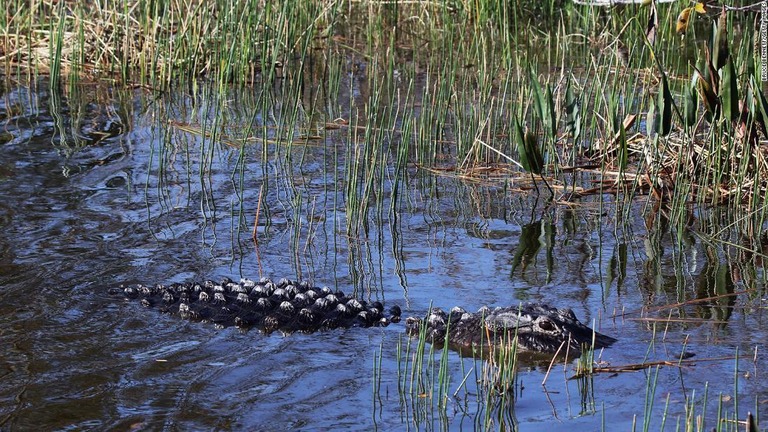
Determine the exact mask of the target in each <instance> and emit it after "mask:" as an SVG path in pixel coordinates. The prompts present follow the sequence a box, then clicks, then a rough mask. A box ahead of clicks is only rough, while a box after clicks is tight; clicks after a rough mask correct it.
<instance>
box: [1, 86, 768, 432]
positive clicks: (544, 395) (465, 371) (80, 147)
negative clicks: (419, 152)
mask: <svg viewBox="0 0 768 432" xmlns="http://www.w3.org/2000/svg"><path fill="white" fill-rule="evenodd" d="M36 84H38V85H33V86H32V87H31V88H30V87H13V88H5V89H3V95H2V98H1V99H0V124H2V126H3V127H2V131H0V197H2V200H0V227H2V232H3V235H2V236H1V237H0V251H2V254H1V255H0V344H2V346H3V347H4V349H3V350H2V351H0V362H1V363H0V365H1V366H0V401H1V402H0V428H2V429H3V430H31V429H42V430H53V429H65V430H84V429H92V430H105V429H111V430H206V429H215V430H297V429H300V430H339V429H348V430H372V429H383V430H406V429H408V430H422V429H426V430H432V429H441V430H442V429H450V430H460V429H473V428H490V429H514V428H515V427H519V429H520V430H525V431H529V430H548V431H549V430H601V429H602V430H630V429H631V425H632V424H633V421H634V422H636V423H638V424H642V422H643V415H644V412H646V410H645V406H646V388H647V387H648V382H649V380H651V381H654V380H655V393H654V394H653V395H651V396H649V397H647V400H648V401H652V402H653V408H651V409H649V410H648V411H647V412H649V413H650V416H651V419H652V420H651V425H652V427H651V430H658V429H659V428H660V425H661V420H660V419H661V414H662V413H663V411H664V405H665V404H666V403H667V402H668V403H669V408H668V412H669V414H670V415H669V419H668V420H667V429H668V430H671V428H672V427H673V426H674V424H676V422H677V421H679V420H678V418H679V416H684V415H685V403H686V401H685V398H686V396H688V397H691V398H693V400H695V401H697V402H701V401H702V399H703V397H704V395H705V392H707V394H708V400H709V403H708V404H707V411H706V413H704V416H705V418H707V419H708V421H709V423H708V426H709V427H710V428H711V427H712V426H714V425H713V424H712V423H713V422H712V420H711V419H712V417H713V416H714V414H715V409H716V407H717V405H716V403H717V395H718V394H720V393H722V394H726V395H733V394H734V390H736V391H737V392H738V395H739V398H738V399H735V398H733V397H732V396H730V397H727V398H725V400H724V402H723V406H724V408H725V409H726V410H730V411H733V410H734V409H738V411H739V413H740V417H742V418H743V416H744V415H745V414H746V411H747V410H751V411H754V410H755V401H757V402H758V404H762V402H763V401H764V400H765V397H766V390H767V389H768V386H767V385H766V384H767V383H766V381H763V380H762V373H763V372H762V369H763V368H762V365H763V362H764V356H763V354H762V344H763V341H764V340H765V336H766V333H765V330H764V326H763V313H762V311H763V308H762V297H763V293H764V291H763V278H764V275H763V274H762V268H761V267H760V265H759V263H758V265H755V263H756V262H757V261H756V260H755V259H754V257H748V256H745V255H746V254H744V253H743V252H740V251H739V250H738V249H737V250H736V252H733V250H730V252H729V250H723V249H722V248H720V247H717V246H716V245H714V246H711V245H708V244H707V243H706V242H705V241H704V239H702V238H701V237H697V236H695V235H691V234H682V235H681V236H679V237H677V238H680V239H682V240H681V241H680V242H677V241H676V240H674V239H673V237H672V236H670V235H669V234H661V233H663V232H664V230H663V229H662V228H660V227H659V223H656V224H650V225H649V224H648V223H647V222H646V221H645V220H644V219H643V216H644V213H643V209H644V207H643V204H644V203H636V204H635V205H634V206H633V207H632V208H631V209H629V211H627V209H626V208H624V207H622V206H620V205H616V204H615V203H613V202H612V198H611V197H605V200H606V201H603V202H602V203H601V202H600V201H599V200H593V201H585V202H583V203H580V204H579V205H577V206H575V207H570V206H566V205H552V206H548V207H547V206H545V205H543V203H542V202H540V201H537V200H536V197H535V196H533V195H530V194H529V195H521V194H519V193H512V192H510V191H509V190H508V189H507V188H506V187H505V185H504V183H503V182H501V181H495V180H494V179H485V180H484V181H468V180H461V179H458V178H456V177H452V176H450V175H437V174H434V173H431V172H428V171H422V170H418V169H416V168H415V167H413V166H409V167H408V168H407V170H406V172H405V173H404V175H403V176H402V177H398V176H397V175H396V174H395V173H394V170H393V168H392V165H389V164H388V165H387V169H385V170H383V171H381V172H376V173H374V174H372V175H374V178H375V179H376V182H377V183H376V185H375V186H376V187H377V188H378V189H377V190H378V192H377V193H379V194H382V195H381V197H379V198H377V199H376V200H374V201H375V202H371V206H370V208H369V210H368V211H367V212H364V213H362V216H361V215H360V214H349V211H350V209H352V207H351V206H349V205H348V200H349V196H350V195H348V194H347V192H345V191H347V189H345V188H347V187H348V186H349V184H350V183H351V182H352V180H351V179H350V178H348V177H347V174H346V173H347V172H348V169H349V168H347V164H348V163H350V161H352V160H353V158H354V157H355V155H358V156H359V157H360V158H362V162H363V163H365V162H366V159H365V154H364V152H363V151H362V150H363V149H364V148H365V144H364V143H363V142H362V141H356V142H354V143H352V144H350V142H349V141H348V137H349V132H348V129H345V128H341V129H338V130H326V131H325V132H324V134H325V136H324V138H323V139H322V140H313V141H310V142H309V143H308V144H297V143H294V144H293V145H292V146H288V145H285V144H274V143H272V142H268V143H266V144H263V145H262V144H261V143H256V144H251V145H247V146H245V147H243V148H242V150H240V147H238V146H230V145H226V143H227V142H228V138H227V137H226V136H218V137H211V139H204V138H203V137H207V136H208V133H209V132H208V129H211V130H218V131H225V132H227V131H229V132H232V133H235V132H236V131H237V130H238V129H242V128H244V126H243V125H244V124H251V125H252V127H253V130H254V131H260V134H257V133H256V132H253V133H252V134H251V135H260V136H264V135H267V136H268V137H269V138H270V139H279V133H278V132H276V131H275V130H274V129H272V126H271V123H270V121H269V119H268V116H266V115H265V116H263V118H262V115H261V114H257V115H252V114H250V113H252V112H259V111H258V110H254V109H253V108H249V107H248V105H247V101H243V100H234V99H233V102H232V110H231V112H228V113H226V115H225V116H224V117H225V118H226V119H227V120H226V121H228V123H225V124H216V126H217V127H216V128H213V127H212V126H213V123H212V122H213V120H214V119H218V118H220V117H221V116H220V114H221V113H215V112H209V111H207V109H208V108H210V106H212V105H207V104H206V103H205V96H204V95H196V96H195V97H191V96H184V95H173V96H164V97H155V96H152V95H149V94H147V93H144V92H143V91H141V90H136V91H132V92H117V91H115V90H112V89H109V88H105V87H103V86H93V87H86V88H84V89H81V90H80V91H79V92H78V93H74V94H73V93H70V94H68V96H67V97H63V96H62V95H60V94H58V93H51V92H50V91H49V90H48V89H47V84H46V83H44V82H43V83H36ZM265 131H266V133H264V132H265ZM222 143H225V144H222ZM230 144H231V140H230ZM356 148H357V149H360V151H355V149H356ZM396 181H397V182H399V183H398V188H399V195H398V196H396V197H394V198H393V196H392V190H393V185H394V184H395V182H396ZM358 186H359V185H358ZM359 187H361V186H359ZM624 212H626V213H624ZM624 214H626V215H628V216H622V215H624ZM645 214H647V213H645ZM257 215H258V221H256V216H257ZM617 215H618V216H617ZM693 218H694V220H695V222H694V223H693V225H692V227H691V231H690V232H693V231H695V230H696V228H697V227H698V226H699V225H701V224H704V223H705V222H706V223H708V224H717V223H721V224H723V226H725V227H727V226H728V225H727V224H728V220H727V217H725V216H724V215H717V213H716V212H706V213H695V214H694V215H693ZM362 220H367V221H368V222H369V225H368V230H367V232H366V230H365V228H364V227H362V226H358V225H357V222H359V221H362ZM617 221H618V222H617ZM647 226H651V227H654V229H651V230H648V229H646V227H647ZM356 228H357V229H358V231H356V234H355V229H356ZM254 230H255V232H256V234H257V235H256V242H254V241H253V240H251V236H252V232H253V231H254ZM682 231H684V232H689V231H687V230H682ZM686 241H687V242H686ZM750 263H751V264H750ZM262 275H266V276H274V277H283V276H287V277H292V278H304V279H310V280H312V281H314V282H315V283H316V284H319V285H329V286H332V287H335V288H339V289H342V290H344V291H345V292H347V293H354V294H356V295H357V296H359V297H361V298H365V299H378V300H382V301H384V302H385V303H386V304H388V305H391V304H398V305H400V306H401V307H402V308H403V310H404V313H405V314H409V315H422V314H424V313H425V312H426V311H427V310H428V308H429V307H430V305H431V304H433V305H436V306H441V307H451V306H453V305H461V306H463V307H465V308H467V309H470V310H472V309H476V308H478V307H480V306H482V305H486V304H488V305H497V306H501V305H515V304H518V303H519V302H520V301H542V302H546V303H550V304H552V305H557V306H559V307H570V308H572V309H574V311H575V313H576V314H577V316H578V317H579V318H580V319H581V320H582V321H583V322H588V323H592V322H596V323H597V325H598V326H599V327H600V329H601V330H602V331H603V332H604V333H607V334H610V335H613V336H616V337H618V338H619V342H618V343H617V344H616V345H615V346H614V347H612V348H610V349H607V350H605V351H604V352H603V353H602V361H604V362H606V363H607V364H610V365H627V364H638V363H642V362H643V361H646V360H654V361H655V360H672V361H673V362H674V360H675V359H676V358H678V357H679V354H680V352H681V351H682V350H683V349H684V348H685V349H686V350H687V351H689V352H693V353H695V354H696V357H694V359H700V361H698V362H697V363H695V365H686V366H685V367H682V368H677V367H675V366H665V367H662V368H661V369H659V370H658V373H657V372H656V370H655V369H654V368H651V369H642V368H641V370H640V371H637V372H630V373H613V374H610V373H602V374H597V375H596V376H595V377H594V378H593V379H591V380H568V379H567V378H568V377H570V376H572V375H573V370H572V368H569V369H568V370H564V369H563V366H562V365H559V366H556V367H555V368H554V369H553V371H552V372H551V373H550V375H549V377H548V379H547V384H546V387H542V385H541V382H542V381H543V380H544V378H545V370H544V367H542V366H535V365H531V366H530V367H523V368H522V369H521V371H520V373H519V376H518V382H517V385H516V387H515V388H516V392H515V397H514V402H511V403H510V402H508V403H506V404H502V405H497V406H486V405H484V404H482V403H478V399H480V395H479V393H478V390H477V388H476V387H475V386H474V384H473V378H472V377H474V376H475V375H474V372H473V371H478V370H481V369H482V368H483V361H481V360H476V361H475V360H472V359H462V358H460V357H459V356H458V355H457V354H455V353H450V354H449V356H448V360H449V370H450V375H451V389H452V390H453V389H457V388H459V391H457V392H456V394H455V395H454V396H453V397H451V398H449V399H448V400H446V401H445V408H444V409H442V408H440V407H438V406H437V405H438V402H439V401H436V400H434V399H431V398H429V397H422V396H424V395H420V394H413V393H408V392H403V391H402V389H403V388H407V387H408V384H407V383H408V382H409V380H408V378H407V377H405V376H399V375H398V373H399V372H402V370H403V363H402V362H401V363H398V357H397V352H398V350H397V346H398V344H399V343H400V341H401V340H404V339H405V337H404V335H403V326H402V325H401V324H400V325H392V326H389V327H387V328H376V329H359V328H352V329H340V330H335V331H328V332H320V333H316V334H311V335H303V334H293V335H277V334H273V335H269V336H267V335H264V334H261V333H259V332H257V331H250V332H241V331H238V330H236V329H223V330H222V329H216V328H214V327H213V326H211V325H205V324H201V323H190V322H185V321H181V320H178V319H175V318H173V317H170V316H165V315H162V314H159V313H157V312H156V311H153V310H145V309H142V308H141V307H140V306H138V305H136V304H132V303H129V302H126V301H125V300H123V299H122V298H119V297H117V296H113V295H110V294H109V290H110V288H114V287H117V286H120V285H122V284H133V283H147V284H151V283H160V282H162V283H170V282H180V281H188V280H193V279H195V280H201V279H206V278H211V279H218V278H221V277H223V276H231V277H241V276H248V277H252V278H256V277H260V276H262ZM744 290H749V292H748V293H745V294H740V295H728V294H729V293H734V292H739V291H744ZM717 295H725V296H723V297H719V298H717V299H714V300H707V301H703V302H700V303H692V304H687V305H677V303H681V302H684V301H688V300H691V299H696V298H708V297H713V296H717ZM670 305H671V306H670ZM661 306H666V307H663V308H660V309H654V308H657V307H661ZM644 309H645V310H646V312H645V313H641V310H644ZM655 318H674V319H682V318H685V320H680V322H674V321H673V322H671V323H669V322H668V321H667V320H665V321H662V322H660V323H659V324H658V325H657V326H656V329H655V330H654V325H653V323H654V322H653V321H652V320H651V319H655ZM694 319H695V320H694ZM755 347H758V356H757V360H756V362H753V361H752V350H754V349H755ZM737 349H738V350H739V353H741V354H743V355H744V357H743V358H742V359H741V360H740V361H739V362H738V363H736V362H735V361H734V360H732V359H730V360H717V361H706V359H710V358H716V357H729V356H733V355H734V354H735V353H736V352H737ZM436 355H437V358H438V359H439V356H440V352H438V353H437V354H436ZM379 359H380V371H378V367H375V364H376V363H377V362H378V361H379ZM376 376H378V377H379V378H378V379H374V377H376ZM465 376H466V377H468V380H467V383H465V384H467V385H466V386H464V385H460V384H461V383H462V380H463V379H464V377H465ZM737 401H738V402H737ZM735 403H739V406H738V407H736V406H735ZM697 409H699V410H698V411H697V413H701V410H700V408H697ZM635 416H637V418H635Z"/></svg>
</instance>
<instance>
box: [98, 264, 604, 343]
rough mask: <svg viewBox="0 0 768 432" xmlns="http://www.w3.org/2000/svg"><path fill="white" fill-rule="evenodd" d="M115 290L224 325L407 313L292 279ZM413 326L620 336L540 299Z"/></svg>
mask: <svg viewBox="0 0 768 432" xmlns="http://www.w3.org/2000/svg"><path fill="white" fill-rule="evenodd" d="M112 292H113V293H122V294H123V295H125V297H127V298H129V299H134V300H140V302H141V304H142V305H143V306H145V307H157V308H159V309H160V310H161V311H162V312H165V313H170V314H173V315H178V316H179V317H181V318H182V319H187V320H192V321H206V322H213V323H215V324H216V325H218V326H220V327H233V326H234V327H238V328H244V329H245V328H258V329H260V330H262V331H264V332H265V333H271V332H274V331H277V330H280V331H283V332H286V333H291V332H304V333H310V332H315V331H319V330H330V329H335V328H348V327H383V326H387V325H389V324H390V323H393V322H399V321H400V317H401V310H400V307H398V306H396V305H395V306H392V307H391V308H390V309H388V310H387V312H386V313H385V311H384V305H383V304H382V303H381V302H378V301H374V302H370V303H369V302H366V301H364V300H358V299H356V298H354V297H350V296H347V295H346V294H344V293H343V292H342V291H338V290H336V291H334V290H331V289H330V288H328V287H323V288H319V287H315V286H312V285H311V284H309V283H308V282H306V281H303V282H296V281H292V280H290V279H280V280H279V281H277V282H273V281H272V280H271V279H268V278H262V279H261V280H259V281H253V280H249V279H241V280H240V282H234V281H232V280H231V279H229V278H224V279H223V280H222V281H220V282H213V281H206V282H203V283H173V284H170V285H154V286H145V285H138V286H135V287H134V286H131V287H120V289H115V290H113V291H112ZM406 331H407V333H408V334H410V335H423V336H424V337H425V338H426V340H428V341H430V342H432V343H435V344H442V343H445V342H446V341H447V343H448V345H449V346H450V347H452V348H454V349H457V350H459V351H461V352H471V351H470V350H472V349H473V348H478V347H481V346H483V345H485V346H488V345H489V344H490V345H498V344H502V343H509V342H510V339H511V338H514V337H516V338H517V347H518V350H520V351H531V352H542V353H554V352H557V351H558V350H561V351H562V352H563V353H565V351H568V352H569V353H570V354H572V355H574V356H578V355H579V354H580V353H581V349H582V347H583V346H585V345H587V346H593V347H595V348H604V347H608V346H610V345H611V344H613V343H614V342H615V341H616V339H614V338H612V337H610V336H607V335H604V334H601V333H598V332H595V331H593V330H592V329H590V328H589V327H587V326H585V325H584V324H582V323H581V322H580V321H579V320H578V319H577V318H576V316H575V315H574V313H573V311H571V310H570V309H556V308H553V307H549V306H546V305H543V304H535V303H531V304H525V305H519V306H513V307H505V308H496V309H489V308H487V307H483V308H481V309H480V310H478V311H477V312H475V313H468V312H466V311H465V310H464V309H461V308H458V307H457V308H453V309H452V310H451V311H450V312H449V313H446V312H445V311H443V310H442V309H439V308H432V309H431V310H430V312H429V313H428V314H427V316H426V317H425V318H424V319H421V318H416V317H408V318H407V319H406Z"/></svg>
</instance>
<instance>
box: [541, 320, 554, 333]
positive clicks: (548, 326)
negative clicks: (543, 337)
mask: <svg viewBox="0 0 768 432" xmlns="http://www.w3.org/2000/svg"><path fill="white" fill-rule="evenodd" d="M539 327H541V329H542V330H544V331H555V324H554V323H553V322H552V321H550V320H541V322H539Z"/></svg>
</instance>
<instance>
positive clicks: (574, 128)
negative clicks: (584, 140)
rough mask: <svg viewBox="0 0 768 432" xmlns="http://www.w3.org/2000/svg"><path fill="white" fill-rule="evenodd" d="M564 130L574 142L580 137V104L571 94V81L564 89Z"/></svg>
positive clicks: (572, 93) (569, 80)
mask: <svg viewBox="0 0 768 432" xmlns="http://www.w3.org/2000/svg"><path fill="white" fill-rule="evenodd" d="M565 130H566V132H568V133H570V134H571V136H573V140H574V141H578V140H579V136H581V102H580V101H579V99H578V97H576V95H575V93H574V92H573V86H572V85H571V79H570V78H569V79H568V85H567V87H566V88H565Z"/></svg>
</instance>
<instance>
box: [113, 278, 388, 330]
mask: <svg viewBox="0 0 768 432" xmlns="http://www.w3.org/2000/svg"><path fill="white" fill-rule="evenodd" d="M117 292H120V290H117ZM122 293H123V294H124V295H125V296H126V297H128V298H129V299H138V300H140V301H141V303H142V305H144V306H146V307H156V308H158V309H160V311H162V312H165V313H169V314H172V315H178V316H179V317H181V318H183V319H188V320H192V321H206V322H213V323H215V324H217V325H219V326H221V327H232V326H234V327H239V328H251V327H255V328H258V329H261V330H263V331H265V332H267V333H270V332H273V331H276V330H281V331H284V332H307V333H309V332H315V331H318V330H325V329H334V328H339V327H374V326H376V327H378V326H386V325H388V324H389V323H390V322H393V321H394V322H398V321H400V308H399V307H397V306H395V307H393V308H391V309H390V310H389V311H388V316H385V314H384V306H383V305H382V304H381V303H380V302H372V303H367V302H365V301H363V300H357V299H355V298H352V297H348V296H346V295H345V294H344V293H342V292H341V291H332V290H330V289H328V288H318V287H313V286H311V285H310V284H308V283H306V282H294V281H291V280H288V279H281V280H280V281H278V282H277V283H275V282H273V281H271V280H269V279H266V278H264V279H262V280H260V281H258V282H254V281H250V280H247V279H243V280H241V281H240V282H233V281H232V280H230V279H224V280H222V281H221V282H219V283H216V282H212V281H206V282H204V283H185V284H178V283H176V284H171V285H167V286H166V285H155V286H151V287H150V286H144V285H139V286H136V287H127V288H123V289H122Z"/></svg>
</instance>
